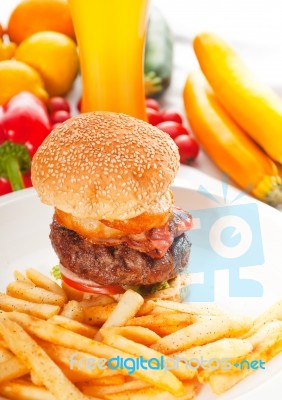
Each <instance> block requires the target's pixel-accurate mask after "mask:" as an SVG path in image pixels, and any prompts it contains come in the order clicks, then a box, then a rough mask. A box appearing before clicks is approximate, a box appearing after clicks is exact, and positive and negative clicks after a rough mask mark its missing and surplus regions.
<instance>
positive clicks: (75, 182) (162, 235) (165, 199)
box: [31, 112, 191, 300]
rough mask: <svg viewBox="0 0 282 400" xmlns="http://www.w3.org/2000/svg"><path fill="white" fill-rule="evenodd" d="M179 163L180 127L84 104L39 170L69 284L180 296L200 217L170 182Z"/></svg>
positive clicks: (38, 184) (47, 146)
mask: <svg viewBox="0 0 282 400" xmlns="http://www.w3.org/2000/svg"><path fill="white" fill-rule="evenodd" d="M178 168H179V153H178V149H177V146H176V145H175V143H174V142H173V140H172V139H171V138H170V136H169V135H168V134H166V133H165V132H162V131H160V130H159V129H157V128H156V127H153V126H151V125H149V124H147V123H146V122H143V121H141V120H137V119H135V118H133V117H130V116H127V115H124V114H117V113H111V112H91V113H85V114H81V115H78V116H76V117H73V118H71V119H69V120H67V121H66V122H64V123H62V124H60V125H59V126H57V127H56V128H55V129H54V130H53V131H52V132H51V133H50V135H49V136H48V137H47V138H46V139H45V141H44V142H43V143H42V145H41V146H40V147H39V149H38V150H37V152H36V154H35V156H34V158H33V161H32V170H31V173H32V182H33V185H34V188H35V189H36V191H37V193H38V195H39V197H40V199H41V201H42V202H43V203H45V204H48V205H51V206H53V207H55V212H54V217H53V221H52V223H51V232H50V239H51V243H52V246H53V248H54V250H55V252H56V254H57V256H58V258H59V261H60V270H61V278H62V281H63V283H64V284H65V285H67V286H68V287H70V288H74V289H76V290H78V291H80V292H82V293H91V294H99V293H103V294H108V295H117V294H120V293H123V292H124V291H125V290H126V289H127V288H129V287H130V288H134V289H135V290H137V291H138V292H140V293H141V294H143V295H147V296H151V297H161V298H165V299H174V300H180V288H181V285H183V284H184V283H185V284H186V276H187V275H186V274H185V271H186V267H187V264H188V258H189V253H190V242H189V238H188V234H187V232H188V230H189V229H190V227H191V217H190V215H189V214H188V213H186V212H184V211H183V210H181V209H179V208H177V207H175V206H174V201H173V194H172V192H171V191H170V189H169V186H170V185H171V183H172V182H173V180H174V178H175V175H176V172H177V170H178Z"/></svg>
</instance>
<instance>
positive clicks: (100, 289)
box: [61, 274, 125, 295]
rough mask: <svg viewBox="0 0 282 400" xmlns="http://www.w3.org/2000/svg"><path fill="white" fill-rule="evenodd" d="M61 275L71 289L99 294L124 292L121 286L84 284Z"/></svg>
mask: <svg viewBox="0 0 282 400" xmlns="http://www.w3.org/2000/svg"><path fill="white" fill-rule="evenodd" d="M61 276H62V281H63V282H65V283H66V284H67V285H68V286H70V287H72V288H73V289H76V290H79V291H81V292H86V293H99V294H108V295H113V294H119V293H124V292H125V290H124V289H123V288H122V287H121V286H102V285H101V286H100V285H99V286H98V285H97V286H89V285H84V284H83V283H80V282H75V281H73V280H71V279H69V278H67V277H65V276H64V275H63V274H61Z"/></svg>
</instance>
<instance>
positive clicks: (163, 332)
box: [154, 324, 187, 337]
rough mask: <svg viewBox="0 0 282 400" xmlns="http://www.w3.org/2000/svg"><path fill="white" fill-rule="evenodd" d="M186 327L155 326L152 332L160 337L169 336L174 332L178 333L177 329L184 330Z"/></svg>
mask: <svg viewBox="0 0 282 400" xmlns="http://www.w3.org/2000/svg"><path fill="white" fill-rule="evenodd" d="M186 326H187V325H183V324H179V325H168V326H156V327H154V331H155V332H156V333H157V334H158V335H160V336H161V337H164V336H167V335H170V334H172V333H174V332H177V331H179V329H182V328H185V327H186Z"/></svg>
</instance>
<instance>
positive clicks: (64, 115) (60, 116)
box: [50, 110, 70, 125]
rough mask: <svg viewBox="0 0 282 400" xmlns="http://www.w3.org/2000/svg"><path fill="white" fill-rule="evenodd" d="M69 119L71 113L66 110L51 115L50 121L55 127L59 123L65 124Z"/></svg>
mask: <svg viewBox="0 0 282 400" xmlns="http://www.w3.org/2000/svg"><path fill="white" fill-rule="evenodd" d="M69 118H70V113H69V112H68V111H65V110H59V111H55V112H53V113H52V114H50V121H51V123H52V124H53V125H54V124H57V123H59V122H64V121H66V120H67V119H69Z"/></svg>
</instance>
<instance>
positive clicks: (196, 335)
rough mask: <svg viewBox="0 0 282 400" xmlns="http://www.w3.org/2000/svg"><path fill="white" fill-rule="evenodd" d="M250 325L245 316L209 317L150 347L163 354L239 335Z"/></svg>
mask: <svg viewBox="0 0 282 400" xmlns="http://www.w3.org/2000/svg"><path fill="white" fill-rule="evenodd" d="M250 326H251V321H250V319H249V318H247V317H236V316H233V317H228V316H227V315H222V316H217V317H209V318H206V319H205V320H203V321H201V322H196V323H195V324H192V325H188V326H187V327H185V328H182V329H180V330H179V331H177V332H174V333H172V334H170V335H168V336H165V337H163V338H162V339H160V340H159V341H157V342H156V343H155V344H153V345H152V346H151V347H152V348H153V349H155V350H157V351H160V352H161V353H163V354H171V353H175V352H180V351H183V350H186V349H189V348H191V347H192V346H201V345H203V344H206V343H209V342H211V341H215V340H218V339H221V338H223V337H234V336H236V335H240V334H242V333H244V332H246V331H247V330H248V329H250Z"/></svg>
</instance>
